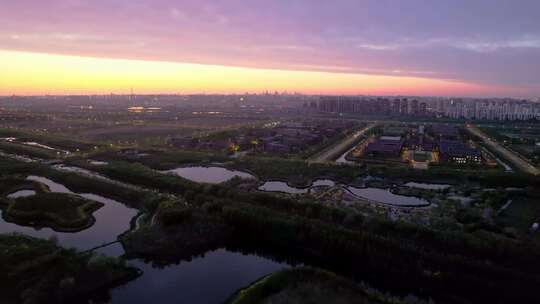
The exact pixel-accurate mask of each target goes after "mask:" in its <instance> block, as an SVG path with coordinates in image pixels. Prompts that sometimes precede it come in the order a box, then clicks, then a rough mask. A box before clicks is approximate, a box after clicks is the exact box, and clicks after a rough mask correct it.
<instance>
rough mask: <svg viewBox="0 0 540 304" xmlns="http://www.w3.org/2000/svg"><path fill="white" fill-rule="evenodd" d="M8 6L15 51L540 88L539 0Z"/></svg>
mask: <svg viewBox="0 0 540 304" xmlns="http://www.w3.org/2000/svg"><path fill="white" fill-rule="evenodd" d="M0 3H1V5H2V9H1V10H0V46H1V47H2V48H3V49H6V50H18V51H29V52H42V53H51V54H65V55H78V56H90V57H102V58H119V59H134V60H147V61H164V62H183V63H186V62H188V63H197V64H209V65H225V66H242V67H250V68H262V69H273V70H309V71H321V72H333V73H334V72H337V73H352V74H370V75H387V76H401V77H423V78H432V79H437V80H446V81H448V80H450V81H454V82H462V83H469V84H473V85H474V84H481V85H483V86H492V87H494V88H495V87H496V88H502V87H505V88H516V89H518V88H524V87H529V88H535V87H536V86H537V85H538V84H539V82H540V81H539V79H540V28H538V20H539V19H540V16H539V14H540V13H539V12H540V2H539V1H536V0H523V1H520V2H519V4H516V5H512V10H511V11H509V10H508V9H507V7H508V5H507V4H508V2H507V0H476V1H470V0H455V1H451V2H448V1H427V2H426V1H421V0H410V1H399V2H394V1H391V2H388V3H387V2H386V0H366V1H353V0H335V1H331V2H324V1H321V2H317V5H315V4H314V2H313V0H296V1H286V0H275V1H262V0H251V1H246V0H231V1H209V0H182V1H180V0H153V1H150V0H138V1H128V0H117V1H104V0H96V1H67V0H56V1H37V0H18V1H2V0H0ZM389 3H391V4H392V5H388V4H389ZM503 4H504V5H503ZM498 92H500V91H498ZM510 93H511V90H510V91H508V94H510ZM527 95H530V96H534V95H540V91H538V90H535V89H530V91H529V93H528V94H527Z"/></svg>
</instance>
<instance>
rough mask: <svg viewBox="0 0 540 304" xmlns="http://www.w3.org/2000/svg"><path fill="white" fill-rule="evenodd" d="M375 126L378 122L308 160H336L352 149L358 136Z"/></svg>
mask: <svg viewBox="0 0 540 304" xmlns="http://www.w3.org/2000/svg"><path fill="white" fill-rule="evenodd" d="M375 126H376V124H370V125H368V126H367V127H365V128H363V129H362V130H359V131H357V132H355V133H354V134H352V135H351V136H349V137H347V138H346V139H344V140H343V141H341V142H339V143H337V144H336V145H334V146H332V147H330V148H328V149H326V150H325V151H323V152H322V153H320V154H317V155H315V156H314V157H312V158H310V159H308V162H315V163H321V162H328V161H333V160H335V159H336V158H338V157H339V156H341V154H343V153H345V152H346V151H347V150H348V149H350V148H351V147H352V146H353V145H354V144H356V141H357V140H358V137H360V136H362V135H364V134H365V133H366V132H367V131H369V130H371V129H372V128H373V127H375Z"/></svg>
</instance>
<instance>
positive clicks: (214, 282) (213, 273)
mask: <svg viewBox="0 0 540 304" xmlns="http://www.w3.org/2000/svg"><path fill="white" fill-rule="evenodd" d="M131 264H133V265H134V266H136V267H138V268H139V269H141V270H143V272H144V274H143V275H142V276H141V277H140V278H138V279H137V280H135V281H133V282H130V283H128V284H127V285H125V286H123V287H119V288H116V289H115V290H113V291H112V301H111V303H112V304H124V303H125V304H128V303H129V304H131V303H160V304H169V303H170V304H173V303H174V304H177V303H190V304H198V303H201V304H203V303H204V304H206V303H224V301H225V300H226V299H227V298H228V297H229V296H231V294H232V293H234V292H235V291H236V290H238V289H240V288H242V287H245V286H247V285H249V284H250V283H252V282H253V281H255V280H257V279H258V278H260V277H262V276H265V275H268V274H270V273H273V272H276V271H280V270H282V269H285V268H288V267H289V266H288V265H287V264H284V263H278V262H274V261H271V260H269V259H266V258H263V257H259V256H256V255H244V254H241V253H237V252H231V251H227V250H225V249H219V250H216V251H212V252H209V253H206V254H205V256H204V257H199V258H194V259H193V260H191V261H189V262H182V263H180V264H179V265H174V266H169V267H166V268H161V269H158V268H153V267H152V266H151V265H149V264H145V263H144V262H142V261H140V260H135V261H133V262H131Z"/></svg>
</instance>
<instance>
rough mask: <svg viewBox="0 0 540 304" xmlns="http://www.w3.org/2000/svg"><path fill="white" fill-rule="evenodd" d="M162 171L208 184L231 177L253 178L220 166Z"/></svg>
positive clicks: (221, 181) (220, 181)
mask: <svg viewBox="0 0 540 304" xmlns="http://www.w3.org/2000/svg"><path fill="white" fill-rule="evenodd" d="M162 172H163V173H172V174H175V175H178V176H181V177H183V178H186V179H189V180H192V181H194V182H198V183H209V184H219V183H223V182H226V181H228V180H230V179H232V178H233V177H240V178H255V177H254V176H253V175H251V174H249V173H247V172H243V171H238V170H229V169H226V168H222V167H203V166H193V167H182V168H176V169H173V170H167V171H162Z"/></svg>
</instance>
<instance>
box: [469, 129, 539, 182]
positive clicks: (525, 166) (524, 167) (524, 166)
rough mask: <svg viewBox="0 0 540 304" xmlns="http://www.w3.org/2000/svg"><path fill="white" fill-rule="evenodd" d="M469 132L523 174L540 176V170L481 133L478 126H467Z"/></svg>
mask: <svg viewBox="0 0 540 304" xmlns="http://www.w3.org/2000/svg"><path fill="white" fill-rule="evenodd" d="M467 130H468V131H469V132H470V133H471V134H473V135H476V136H478V137H480V138H481V139H482V141H483V142H484V143H485V144H486V145H487V146H488V147H489V148H490V149H492V150H493V151H495V152H497V153H498V154H499V155H501V156H502V157H504V158H505V159H506V160H507V161H509V162H510V163H511V164H512V165H514V166H515V167H516V168H518V169H520V170H521V171H523V172H526V173H529V174H532V175H540V170H538V168H536V167H535V166H533V165H531V164H530V163H529V162H527V161H526V160H524V159H523V158H521V157H519V156H518V155H516V154H515V153H514V152H512V151H510V150H508V149H506V148H505V147H503V146H501V145H500V144H499V143H497V142H496V141H494V140H492V139H491V138H489V137H488V136H487V135H486V134H484V133H483V132H482V131H480V129H478V128H477V127H476V126H473V125H467Z"/></svg>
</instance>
